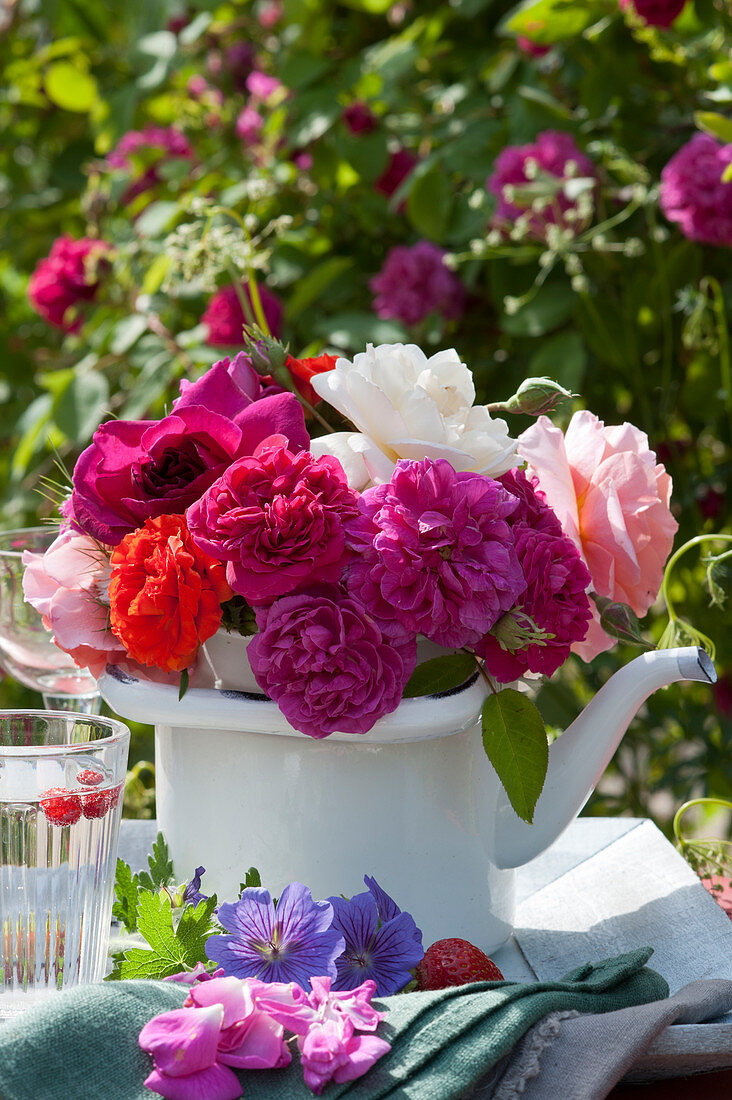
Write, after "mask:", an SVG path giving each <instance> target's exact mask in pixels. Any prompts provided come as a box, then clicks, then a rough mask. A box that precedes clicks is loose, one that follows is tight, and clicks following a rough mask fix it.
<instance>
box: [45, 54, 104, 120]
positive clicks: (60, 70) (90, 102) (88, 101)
mask: <svg viewBox="0 0 732 1100" xmlns="http://www.w3.org/2000/svg"><path fill="white" fill-rule="evenodd" d="M43 87H44V88H45V91H46V95H47V96H48V98H49V99H50V100H51V102H52V103H55V104H56V106H57V107H62V108H63V109H64V110H65V111H79V112H81V113H86V112H87V111H90V110H91V109H92V107H93V106H94V104H95V103H96V100H97V82H96V80H95V79H94V77H93V76H91V75H90V74H89V73H87V72H84V70H83V69H80V68H78V67H77V66H76V65H72V64H71V62H70V61H55V62H54V63H53V65H49V66H48V68H47V69H46V72H45V74H44V77H43Z"/></svg>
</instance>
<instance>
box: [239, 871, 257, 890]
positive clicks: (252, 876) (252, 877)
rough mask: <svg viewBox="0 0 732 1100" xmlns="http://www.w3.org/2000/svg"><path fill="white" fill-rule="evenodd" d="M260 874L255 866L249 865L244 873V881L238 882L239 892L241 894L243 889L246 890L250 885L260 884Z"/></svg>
mask: <svg viewBox="0 0 732 1100" xmlns="http://www.w3.org/2000/svg"><path fill="white" fill-rule="evenodd" d="M261 885H262V876H261V875H260V873H259V871H258V870H257V868H256V867H250V868H249V870H248V871H247V873H246V874H245V875H244V881H243V882H240V883H239V894H240V895H241V893H242V891H243V890H248V889H249V887H250V886H261Z"/></svg>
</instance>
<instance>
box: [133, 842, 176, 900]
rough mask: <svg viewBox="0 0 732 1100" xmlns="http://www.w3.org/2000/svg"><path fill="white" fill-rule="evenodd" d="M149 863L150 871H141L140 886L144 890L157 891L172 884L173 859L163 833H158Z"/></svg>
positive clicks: (148, 858) (148, 859)
mask: <svg viewBox="0 0 732 1100" xmlns="http://www.w3.org/2000/svg"><path fill="white" fill-rule="evenodd" d="M147 865H148V867H149V868H150V873H149V874H148V872H147V871H140V874H139V881H140V886H141V887H142V888H143V889H144V890H152V891H155V890H157V889H159V888H160V887H161V886H168V885H169V884H170V882H171V881H172V879H173V861H172V860H171V858H170V852H169V851H168V844H167V842H166V840H165V837H164V836H163V834H162V833H158V835H157V837H156V838H155V841H154V843H153V850H152V854H151V855H149V856H148V857H147Z"/></svg>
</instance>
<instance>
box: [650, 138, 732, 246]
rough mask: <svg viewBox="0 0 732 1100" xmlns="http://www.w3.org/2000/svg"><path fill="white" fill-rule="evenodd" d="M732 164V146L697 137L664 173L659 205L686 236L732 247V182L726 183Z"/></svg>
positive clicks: (682, 150)
mask: <svg viewBox="0 0 732 1100" xmlns="http://www.w3.org/2000/svg"><path fill="white" fill-rule="evenodd" d="M730 164H732V143H730V144H729V145H722V144H721V143H720V142H719V141H717V139H716V138H714V137H712V135H711V134H695V135H694V137H693V138H692V139H691V141H687V142H686V144H685V145H682V146H681V148H680V149H679V151H678V152H677V153H675V154H674V156H672V157H671V160H670V161H669V162H668V164H667V165H666V167H665V168H664V169H663V171H662V172H661V193H660V196H659V205H660V207H661V209H662V210H663V212H664V214H665V215H666V217H667V218H668V220H669V221H670V222H676V223H677V224H678V226H679V228H680V229H681V232H682V233H683V234H684V236H685V237H688V238H689V240H691V241H701V242H702V243H703V244H714V245H718V246H721V247H723V248H724V247H726V248H732V180H730V181H729V182H727V183H723V182H722V176H723V174H724V172H725V170H726V169H727V168H728V167H729V166H730Z"/></svg>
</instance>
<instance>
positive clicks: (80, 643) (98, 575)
mask: <svg viewBox="0 0 732 1100" xmlns="http://www.w3.org/2000/svg"><path fill="white" fill-rule="evenodd" d="M23 565H24V566H25V573H24V574H23V592H24V595H25V598H26V600H27V602H28V603H29V604H31V606H32V607H34V608H35V609H36V611H38V612H39V613H40V614H41V615H42V616H43V622H44V625H45V627H46V629H47V630H50V631H52V632H53V636H54V641H55V642H56V645H57V646H59V648H60V649H63V650H65V651H66V652H67V653H68V654H69V655H70V656H71V657H72V658H73V660H74V661H75V662H76V664H77V665H78V666H79V668H88V669H89V671H90V672H91V674H92V676H95V677H96V676H101V674H102V672H103V671H104V668H105V666H106V664H107V662H109V663H111V664H116V663H117V662H118V661H119V660H121V659H122V658H124V657H126V652H125V650H124V648H123V646H122V645H121V644H120V641H119V639H118V638H116V637H115V636H114V634H112V633H111V631H110V630H109V628H108V625H107V615H108V610H109V599H108V594H107V592H108V588H109V574H110V565H109V555H108V554H107V553H106V552H105V551H104V550H102V549H100V546H99V544H98V543H97V542H95V541H94V540H93V539H90V538H89V537H88V536H87V535H81V534H78V533H77V532H76V531H72V530H67V531H63V532H62V533H61V534H60V535H59V537H58V538H57V539H56V540H55V541H54V542H53V543H52V544H51V545H50V546H49V548H48V550H46V552H45V554H34V553H31V552H30V551H26V552H25V553H24V554H23Z"/></svg>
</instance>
